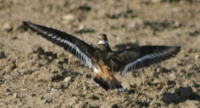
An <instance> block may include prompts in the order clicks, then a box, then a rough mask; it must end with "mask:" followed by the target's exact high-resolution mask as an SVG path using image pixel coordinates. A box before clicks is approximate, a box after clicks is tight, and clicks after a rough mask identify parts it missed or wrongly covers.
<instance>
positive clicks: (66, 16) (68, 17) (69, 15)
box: [62, 14, 75, 21]
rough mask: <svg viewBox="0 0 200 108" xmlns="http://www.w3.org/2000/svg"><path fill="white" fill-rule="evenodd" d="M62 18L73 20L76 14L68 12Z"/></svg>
mask: <svg viewBox="0 0 200 108" xmlns="http://www.w3.org/2000/svg"><path fill="white" fill-rule="evenodd" d="M62 19H64V20H67V21H72V20H74V19H75V16H74V15H72V14H67V15H64V16H63V17H62Z"/></svg>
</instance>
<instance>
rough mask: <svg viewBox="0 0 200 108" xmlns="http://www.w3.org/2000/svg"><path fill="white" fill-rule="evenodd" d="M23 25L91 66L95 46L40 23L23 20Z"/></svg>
mask: <svg viewBox="0 0 200 108" xmlns="http://www.w3.org/2000/svg"><path fill="white" fill-rule="evenodd" d="M23 25H24V26H26V27H28V28H30V29H31V30H32V31H35V32H37V33H38V34H40V35H41V36H42V37H44V38H45V39H47V40H49V41H51V42H52V43H54V44H57V45H59V46H61V47H63V48H64V49H65V50H67V51H68V52H70V53H71V54H73V55H74V56H76V57H77V58H79V59H80V60H81V61H82V62H84V63H85V64H86V65H87V66H89V67H90V68H92V67H93V64H92V61H91V59H90V57H91V56H92V54H93V52H94V51H95V48H93V47H92V46H90V45H88V44H87V43H85V42H84V41H82V40H80V39H78V38H76V37H74V36H72V35H70V34H67V33H65V32H62V31H59V30H56V29H52V28H48V27H45V26H42V25H37V24H33V23H30V22H23Z"/></svg>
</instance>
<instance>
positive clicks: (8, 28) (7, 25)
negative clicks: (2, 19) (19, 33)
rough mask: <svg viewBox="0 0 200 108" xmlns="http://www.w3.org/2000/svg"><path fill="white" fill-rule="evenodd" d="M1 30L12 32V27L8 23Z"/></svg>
mask: <svg viewBox="0 0 200 108" xmlns="http://www.w3.org/2000/svg"><path fill="white" fill-rule="evenodd" d="M2 28H3V29H4V30H6V31H11V30H12V27H11V25H10V24H9V23H5V24H4V25H3V26H2Z"/></svg>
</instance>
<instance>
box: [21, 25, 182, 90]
mask: <svg viewBox="0 0 200 108" xmlns="http://www.w3.org/2000/svg"><path fill="white" fill-rule="evenodd" d="M23 25H24V26H26V27H28V28H30V29H31V30H32V31H35V32H37V33H38V34H39V35H41V36H42V37H44V38H45V39H47V40H49V41H51V42H52V43H54V44H57V45H59V46H61V47H63V48H64V49H65V50H66V51H68V52H69V53H71V54H72V55H74V56H76V57H77V58H78V59H79V60H80V61H82V62H83V63H85V64H86V65H87V66H88V67H89V68H92V69H93V70H94V72H95V76H94V78H93V81H94V83H95V84H98V85H100V86H101V87H103V88H104V89H105V90H109V89H117V90H118V91H120V92H122V91H125V88H123V87H122V85H121V83H120V82H119V81H118V80H117V79H116V78H115V77H114V72H118V71H120V72H121V75H125V74H126V73H128V72H130V71H135V70H137V69H139V68H143V67H147V66H150V65H151V64H154V63H159V62H161V61H164V60H166V59H169V58H171V57H173V56H175V55H176V54H177V53H178V52H179V51H180V50H181V47H179V46H150V45H147V46H134V47H132V48H129V49H124V50H120V51H112V50H111V48H110V46H109V43H108V39H107V36H106V34H99V35H98V36H97V38H98V46H97V47H96V48H95V47H93V46H91V45H89V44H87V43H86V42H84V41H82V40H80V39H78V38H76V37H75V36H72V35H70V34H68V33H65V32H62V31H59V30H56V29H53V28H49V27H45V26H42V25H38V24H33V23H31V22H23Z"/></svg>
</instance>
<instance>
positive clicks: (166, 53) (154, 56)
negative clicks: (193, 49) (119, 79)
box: [121, 48, 176, 75]
mask: <svg viewBox="0 0 200 108" xmlns="http://www.w3.org/2000/svg"><path fill="white" fill-rule="evenodd" d="M175 50H176V49H175V48H170V49H168V50H166V51H163V52H159V53H153V54H150V55H145V56H143V57H142V58H139V59H137V60H136V61H133V62H131V63H129V64H128V65H126V66H125V67H124V69H123V70H122V72H121V74H122V75H125V74H126V73H127V72H128V71H129V70H130V69H131V70H133V69H136V67H135V66H136V64H137V63H140V62H143V61H144V60H148V59H149V60H150V59H154V58H159V57H162V56H166V55H168V54H170V53H172V52H173V51H175Z"/></svg>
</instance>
